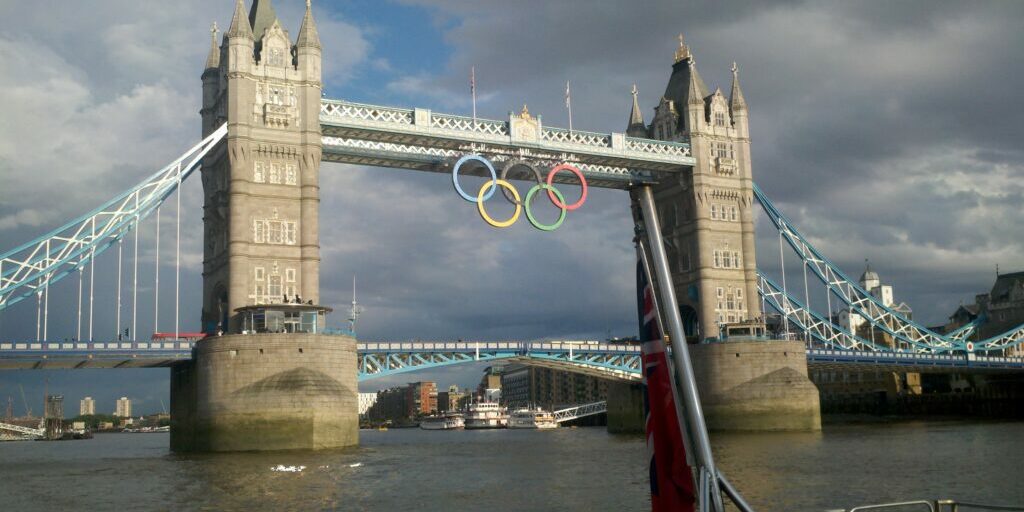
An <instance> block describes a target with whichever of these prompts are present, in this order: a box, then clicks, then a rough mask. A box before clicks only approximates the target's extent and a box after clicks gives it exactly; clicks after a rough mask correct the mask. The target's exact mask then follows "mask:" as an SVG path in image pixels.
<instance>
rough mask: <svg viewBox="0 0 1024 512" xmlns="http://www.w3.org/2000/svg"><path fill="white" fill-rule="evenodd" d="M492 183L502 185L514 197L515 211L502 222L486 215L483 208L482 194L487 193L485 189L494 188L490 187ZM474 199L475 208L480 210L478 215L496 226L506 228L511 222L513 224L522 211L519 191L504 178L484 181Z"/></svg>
mask: <svg viewBox="0 0 1024 512" xmlns="http://www.w3.org/2000/svg"><path fill="white" fill-rule="evenodd" d="M493 184H497V185H498V186H499V187H504V188H505V189H506V190H508V191H509V192H511V193H512V197H513V198H515V205H516V211H515V213H513V214H512V217H510V218H509V219H508V220H506V221H503V222H498V221H496V220H494V219H492V218H491V216H490V215H487V210H485V209H484V194H485V193H487V191H489V190H490V191H492V192H493V191H494V189H493V188H492V187H493V186H494V185H493ZM476 200H477V203H476V209H477V210H479V211H480V216H481V217H483V218H484V222H486V223H488V224H490V225H492V226H494V227H496V228H507V227H509V226H511V225H512V224H515V223H516V221H517V220H519V214H520V213H522V212H523V203H522V201H520V200H519V191H518V190H516V188H515V187H513V186H512V184H511V183H509V182H507V181H505V180H501V179H499V180H494V181H493V182H490V181H488V182H487V183H484V184H483V185H482V186H481V187H480V192H479V193H477V195H476Z"/></svg>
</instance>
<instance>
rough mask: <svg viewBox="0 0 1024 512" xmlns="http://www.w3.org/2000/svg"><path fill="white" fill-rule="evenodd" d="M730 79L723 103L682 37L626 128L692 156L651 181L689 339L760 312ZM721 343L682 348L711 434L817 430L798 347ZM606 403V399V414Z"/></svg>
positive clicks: (736, 88) (740, 110) (717, 333)
mask: <svg viewBox="0 0 1024 512" xmlns="http://www.w3.org/2000/svg"><path fill="white" fill-rule="evenodd" d="M732 73H733V76H732V90H731V91H730V94H729V97H728V98H727V97H726V96H725V95H724V94H722V91H721V90H720V89H716V90H715V91H714V92H708V89H707V86H706V85H705V84H704V81H703V80H702V79H701V77H700V74H698V73H697V65H696V63H695V61H694V58H693V54H691V53H690V48H689V47H688V46H687V45H686V44H685V43H684V42H683V36H682V35H680V36H679V48H678V49H676V52H675V63H674V64H673V65H672V75H671V77H670V78H669V81H668V86H667V87H666V88H665V94H664V95H663V96H662V98H661V101H660V102H659V103H658V106H657V107H656V108H655V110H654V119H653V120H652V122H651V124H650V125H647V124H645V123H644V119H643V116H642V115H641V111H640V106H639V104H638V102H637V98H636V88H635V87H634V89H633V105H632V112H630V116H629V124H628V127H627V131H626V133H627V135H630V136H633V137H650V138H653V139H659V140H669V141H682V142H687V141H688V142H689V143H690V147H691V150H692V152H693V156H694V159H695V160H696V163H695V165H694V166H693V169H692V172H690V173H681V174H679V175H678V178H677V179H673V180H669V181H667V182H665V183H661V184H659V185H658V186H657V187H656V188H655V190H654V197H655V203H656V206H657V208H658V216H659V218H660V220H661V224H662V225H661V230H662V233H663V236H664V239H665V241H666V246H667V247H666V252H667V254H668V260H669V261H668V263H669V266H670V267H671V272H672V281H673V284H674V286H675V288H676V289H675V292H676V297H677V300H678V302H679V308H680V310H681V311H680V313H682V317H683V323H684V328H685V329H686V334H687V336H688V337H697V338H698V339H700V340H705V339H713V340H721V339H722V334H723V332H722V331H723V330H724V327H725V326H727V325H729V324H736V323H740V322H744V321H752V322H750V323H749V324H748V325H747V327H754V326H755V325H756V324H758V323H760V322H761V320H760V319H761V317H762V314H763V313H762V312H761V308H760V300H759V298H758V294H757V261H756V257H755V254H754V251H755V248H754V241H755V239H754V210H753V208H754V197H753V195H754V194H753V184H754V182H753V178H752V176H751V165H750V127H749V124H748V118H747V102H746V101H745V100H744V98H743V92H742V91H741V90H740V84H739V78H738V76H737V75H738V74H737V69H736V65H735V64H733V67H732ZM751 324H754V325H751ZM691 341H692V339H691ZM728 341H729V343H702V344H697V345H691V346H690V348H689V353H690V357H691V359H692V361H693V369H694V376H695V380H696V382H697V388H698V390H699V392H700V399H701V403H702V405H703V406H704V413H705V418H706V420H707V424H708V426H709V427H710V428H712V429H725V430H820V429H821V414H820V407H819V399H818V390H817V388H815V387H814V384H813V383H812V382H811V381H810V380H809V379H808V378H807V360H806V358H805V356H804V346H803V342H802V341H785V340H771V341H769V340H765V339H755V340H751V339H750V338H746V339H744V338H743V337H740V336H736V337H734V338H732V339H729V340H728ZM614 402H615V400H614V399H613V397H612V396H611V395H609V405H608V408H609V411H612V410H614ZM640 417H641V418H642V416H640ZM609 421H611V420H609Z"/></svg>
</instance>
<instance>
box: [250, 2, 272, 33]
mask: <svg viewBox="0 0 1024 512" xmlns="http://www.w3.org/2000/svg"><path fill="white" fill-rule="evenodd" d="M275 21H277V13H275V12H274V6H273V4H272V3H271V1H270V0H253V1H252V7H251V8H249V23H250V24H252V33H253V34H255V35H256V38H257V39H261V38H263V32H264V31H265V30H267V29H268V28H270V27H271V25H273V24H274V22H275Z"/></svg>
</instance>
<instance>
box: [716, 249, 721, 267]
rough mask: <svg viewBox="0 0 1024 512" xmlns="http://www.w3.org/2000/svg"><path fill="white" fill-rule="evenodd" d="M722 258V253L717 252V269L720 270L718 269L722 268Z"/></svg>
mask: <svg viewBox="0 0 1024 512" xmlns="http://www.w3.org/2000/svg"><path fill="white" fill-rule="evenodd" d="M721 257H722V253H721V251H718V250H716V251H715V268H718V267H721V266H722V260H721Z"/></svg>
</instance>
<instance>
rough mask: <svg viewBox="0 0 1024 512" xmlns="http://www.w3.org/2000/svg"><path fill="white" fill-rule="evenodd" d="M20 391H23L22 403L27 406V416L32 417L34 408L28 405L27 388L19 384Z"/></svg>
mask: <svg viewBox="0 0 1024 512" xmlns="http://www.w3.org/2000/svg"><path fill="white" fill-rule="evenodd" d="M18 389H21V401H22V402H23V403H24V404H25V416H28V417H30V418H31V417H32V406H30V405H28V399H26V398H25V388H24V386H22V385H21V384H18Z"/></svg>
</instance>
